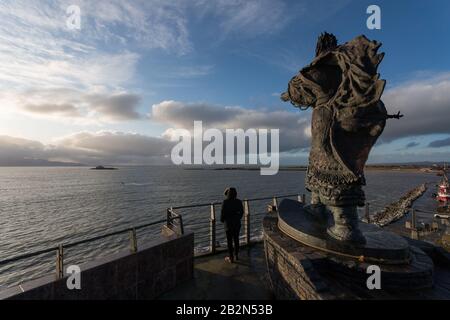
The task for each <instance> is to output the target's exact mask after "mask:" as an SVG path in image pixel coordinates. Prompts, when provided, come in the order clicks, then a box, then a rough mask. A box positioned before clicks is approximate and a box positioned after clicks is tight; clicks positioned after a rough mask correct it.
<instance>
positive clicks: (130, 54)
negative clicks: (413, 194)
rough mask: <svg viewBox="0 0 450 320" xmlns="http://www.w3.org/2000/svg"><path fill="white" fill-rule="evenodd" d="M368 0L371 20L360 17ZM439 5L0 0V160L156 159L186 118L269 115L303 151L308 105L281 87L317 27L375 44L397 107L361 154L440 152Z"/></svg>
mask: <svg viewBox="0 0 450 320" xmlns="http://www.w3.org/2000/svg"><path fill="white" fill-rule="evenodd" d="M372 4H376V5H378V6H379V7H380V8H381V29H380V30H369V29H368V28H367V26H366V20H367V18H368V17H369V14H367V13H366V9H367V7H368V6H369V5H372ZM71 5H76V6H78V7H79V8H80V18H81V20H80V21H81V24H80V28H79V29H73V28H69V27H68V26H67V23H66V22H67V19H68V16H69V15H68V14H67V12H66V10H67V8H68V7H69V6H71ZM449 16H450V2H449V1H446V0H431V1H426V2H425V1H409V0H396V1H365V0H355V1H351V0H336V1H328V0H314V1H309V0H297V1H287V0H286V1H282V0H279V1H276V0H245V1H244V0H217V1H215V0H189V1H188V0H186V1H177V0H173V1H170V0H145V1H144V0H142V1H141V0H133V1H126V0H121V1H116V0H108V1H106V0H98V1H93V0H92V1H87V0H85V1H82V0H68V1H44V0H40V1H35V0H25V1H20V0H1V1H0V21H1V23H0V108H1V109H0V164H1V163H2V160H8V161H11V160H12V161H14V160H17V161H18V162H19V160H20V159H24V158H27V159H28V158H36V159H37V158H39V159H47V160H56V161H70V162H81V163H87V164H98V163H108V164H154V163H164V162H165V161H166V162H167V161H168V160H167V155H168V154H170V150H171V148H172V147H173V141H171V138H172V136H171V135H172V134H173V130H174V129H176V128H185V129H188V130H190V129H191V128H192V126H193V121H194V120H202V121H203V122H204V125H205V126H207V127H214V128H219V129H225V128H244V129H246V128H279V129H280V147H281V151H282V153H281V163H282V164H283V163H284V164H305V163H306V161H307V156H308V147H309V144H310V130H309V126H310V118H311V112H310V111H299V110H298V109H295V108H294V107H292V105H290V104H288V103H284V102H282V101H281V100H280V98H279V95H280V93H282V92H283V91H284V90H286V88H287V83H288V81H289V80H290V79H291V77H293V76H294V75H295V74H296V73H297V72H298V70H300V69H301V68H302V67H304V66H305V65H307V64H308V63H309V62H310V61H311V60H312V58H313V56H314V49H315V44H316V40H317V37H318V35H319V34H320V33H321V32H323V31H327V32H332V33H334V34H335V35H336V37H337V38H338V41H339V43H344V42H346V41H349V40H351V39H352V38H354V37H356V36H358V35H360V34H364V35H366V36H367V37H368V38H369V39H371V40H377V41H380V42H382V43H383V46H382V47H381V51H383V52H385V53H386V56H385V58H384V60H383V62H382V63H381V65H380V69H379V72H380V73H381V77H382V78H383V79H386V81H387V87H386V90H385V93H384V95H383V98H382V100H383V101H384V103H385V104H386V107H387V109H388V111H389V112H390V113H396V112H397V111H401V112H402V113H403V114H404V115H405V117H404V118H402V119H401V120H399V121H394V120H390V121H389V122H388V123H387V126H386V129H385V131H384V133H383V135H382V136H381V138H380V139H379V141H378V142H377V144H376V146H375V147H374V149H373V150H372V153H371V155H370V158H369V162H372V163H392V162H411V161H448V160H450V123H449V120H450V114H449V108H450V59H448V57H449V56H450V37H449V36H450V32H449V30H450V20H449V19H448V17H449Z"/></svg>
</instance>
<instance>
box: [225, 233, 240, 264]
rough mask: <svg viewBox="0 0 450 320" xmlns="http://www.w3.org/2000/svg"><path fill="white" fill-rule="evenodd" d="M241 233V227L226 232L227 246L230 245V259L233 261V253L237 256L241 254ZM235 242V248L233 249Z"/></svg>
mask: <svg viewBox="0 0 450 320" xmlns="http://www.w3.org/2000/svg"><path fill="white" fill-rule="evenodd" d="M240 231H241V227H240V226H239V227H238V228H233V229H228V230H227V231H226V234H227V244H228V253H229V254H230V258H231V259H233V253H234V254H235V255H236V256H237V255H238V254H239V232H240ZM233 242H234V248H233ZM233 249H234V250H233Z"/></svg>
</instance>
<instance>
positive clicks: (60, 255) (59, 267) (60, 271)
mask: <svg viewBox="0 0 450 320" xmlns="http://www.w3.org/2000/svg"><path fill="white" fill-rule="evenodd" d="M56 277H57V278H58V279H62V278H63V277H64V248H63V245H62V244H60V245H59V247H58V250H56Z"/></svg>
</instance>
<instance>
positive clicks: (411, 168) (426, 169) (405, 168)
mask: <svg viewBox="0 0 450 320" xmlns="http://www.w3.org/2000/svg"><path fill="white" fill-rule="evenodd" d="M184 170H215V171H227V170H231V171H259V170H260V167H242V166H241V167H205V166H203V167H185V168H184ZM306 170H307V167H306V166H285V167H280V168H279V171H306ZM365 170H367V171H399V172H417V173H432V174H437V173H439V172H441V169H440V168H433V167H430V166H417V165H368V166H366V167H365Z"/></svg>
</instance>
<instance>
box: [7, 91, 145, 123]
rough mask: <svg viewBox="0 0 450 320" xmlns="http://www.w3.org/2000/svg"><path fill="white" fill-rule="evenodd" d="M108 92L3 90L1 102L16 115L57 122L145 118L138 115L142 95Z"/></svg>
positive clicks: (116, 120)
mask: <svg viewBox="0 0 450 320" xmlns="http://www.w3.org/2000/svg"><path fill="white" fill-rule="evenodd" d="M108 91H109V90H105V89H102V88H98V89H97V90H94V91H92V92H90V91H87V92H85V91H80V90H76V89H67V88H52V89H42V90H39V89H30V90H24V91H22V92H16V91H9V92H5V91H4V92H2V93H1V94H0V103H1V104H2V105H3V106H4V107H6V108H8V106H9V109H10V111H13V112H22V113H26V114H29V115H32V116H42V117H46V118H54V119H56V120H59V119H62V118H68V119H70V118H78V119H81V120H83V121H85V122H89V121H100V122H119V121H131V120H139V119H142V118H144V116H143V115H142V114H140V113H139V112H138V108H139V104H140V102H141V96H140V95H138V94H134V93H128V92H117V93H114V92H113V93H109V92H108ZM49 101H51V102H49Z"/></svg>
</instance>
